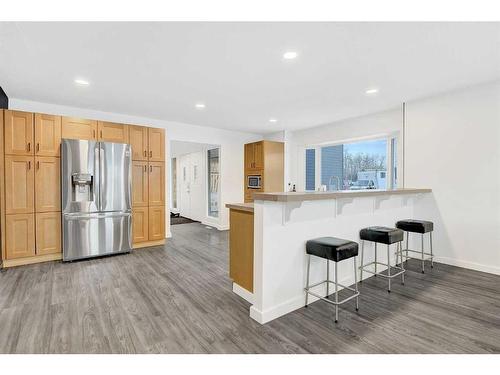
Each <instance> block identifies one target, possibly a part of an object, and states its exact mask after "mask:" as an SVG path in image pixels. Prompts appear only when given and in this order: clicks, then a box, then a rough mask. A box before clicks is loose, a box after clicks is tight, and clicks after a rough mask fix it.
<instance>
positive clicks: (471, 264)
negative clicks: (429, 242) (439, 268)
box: [434, 256, 500, 275]
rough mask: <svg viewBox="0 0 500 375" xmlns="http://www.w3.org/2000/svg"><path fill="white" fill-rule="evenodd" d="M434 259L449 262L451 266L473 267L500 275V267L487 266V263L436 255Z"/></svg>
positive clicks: (475, 269)
mask: <svg viewBox="0 0 500 375" xmlns="http://www.w3.org/2000/svg"><path fill="white" fill-rule="evenodd" d="M434 261H435V262H437V263H444V264H447V265H449V266H456V267H462V268H467V269H471V270H474V271H480V272H486V273H491V274H494V275H500V267H495V266H486V265H484V264H480V263H474V262H468V261H464V260H458V259H453V258H448V257H437V256H434Z"/></svg>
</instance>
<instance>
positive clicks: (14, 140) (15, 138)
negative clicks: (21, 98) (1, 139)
mask: <svg viewBox="0 0 500 375" xmlns="http://www.w3.org/2000/svg"><path fill="white" fill-rule="evenodd" d="M33 137H34V127H33V113H29V112H20V111H9V110H6V111H5V154H6V155H33Z"/></svg>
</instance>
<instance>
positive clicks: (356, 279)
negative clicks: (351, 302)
mask: <svg viewBox="0 0 500 375" xmlns="http://www.w3.org/2000/svg"><path fill="white" fill-rule="evenodd" d="M352 259H353V260H354V290H355V291H356V293H358V267H356V257H353V258H352ZM358 310H359V297H358V296H356V311H358Z"/></svg>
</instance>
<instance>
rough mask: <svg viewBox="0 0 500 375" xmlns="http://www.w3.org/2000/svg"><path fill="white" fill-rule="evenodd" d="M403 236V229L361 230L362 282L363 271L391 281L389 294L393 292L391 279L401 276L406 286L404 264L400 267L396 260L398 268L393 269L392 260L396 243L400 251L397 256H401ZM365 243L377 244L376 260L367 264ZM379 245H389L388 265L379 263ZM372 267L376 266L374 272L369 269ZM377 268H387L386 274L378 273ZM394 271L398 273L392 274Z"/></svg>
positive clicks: (379, 228) (360, 267) (370, 228)
mask: <svg viewBox="0 0 500 375" xmlns="http://www.w3.org/2000/svg"><path fill="white" fill-rule="evenodd" d="M403 236H404V232H403V231H402V230H401V229H397V228H388V227H378V226H375V227H368V228H363V229H361V231H360V232H359V238H360V239H361V265H360V266H359V269H360V280H361V281H363V271H365V272H368V273H372V274H374V275H375V276H377V275H380V276H382V277H385V278H387V279H388V281H389V287H388V289H387V291H388V292H390V291H391V279H393V278H394V277H396V276H399V275H401V283H402V284H404V282H405V275H404V274H405V269H404V268H403V263H402V262H401V265H400V266H399V267H398V266H397V259H396V266H394V267H392V266H391V258H390V245H392V244H394V243H397V247H398V251H397V252H396V254H401V252H400V249H401V242H402V241H403ZM365 241H370V242H374V243H375V260H374V261H373V262H370V263H367V264H364V263H363V257H364V247H365ZM379 243H380V244H384V245H387V263H386V264H384V263H380V262H378V261H377V244H379ZM371 265H373V266H374V271H372V270H370V269H367V267H369V266H371ZM377 266H384V267H387V272H386V274H384V273H383V272H384V271H382V272H377ZM392 269H395V270H396V272H395V273H392Z"/></svg>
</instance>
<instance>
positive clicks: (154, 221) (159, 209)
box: [149, 206, 165, 241]
mask: <svg viewBox="0 0 500 375" xmlns="http://www.w3.org/2000/svg"><path fill="white" fill-rule="evenodd" d="M163 239H165V206H150V207H149V240H150V241H158V240H163Z"/></svg>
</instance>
